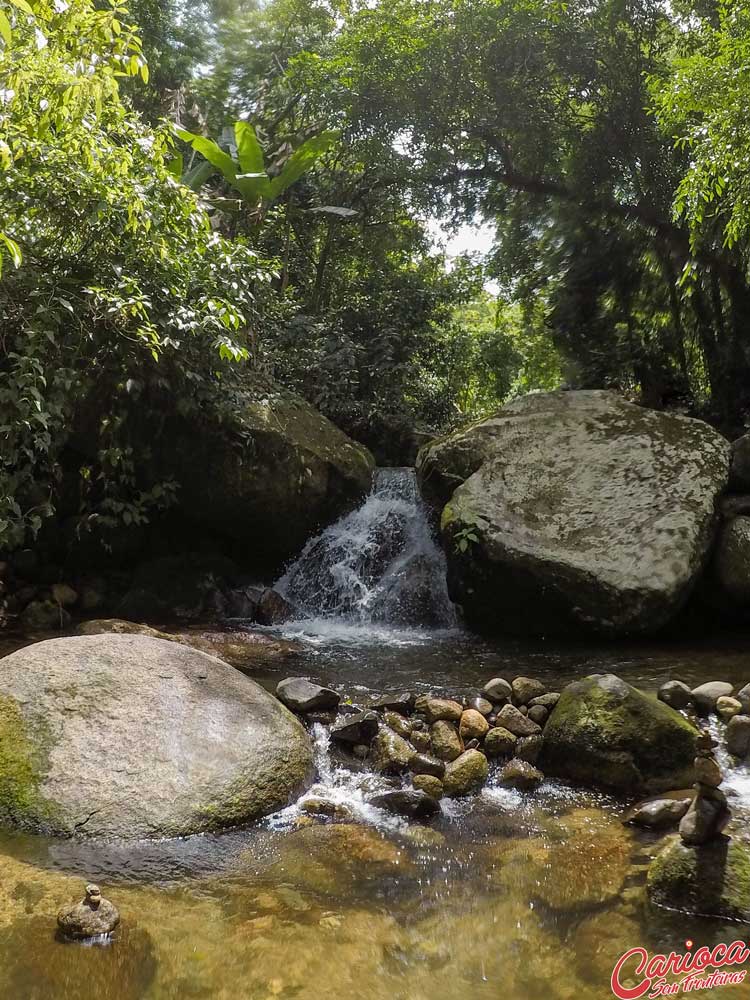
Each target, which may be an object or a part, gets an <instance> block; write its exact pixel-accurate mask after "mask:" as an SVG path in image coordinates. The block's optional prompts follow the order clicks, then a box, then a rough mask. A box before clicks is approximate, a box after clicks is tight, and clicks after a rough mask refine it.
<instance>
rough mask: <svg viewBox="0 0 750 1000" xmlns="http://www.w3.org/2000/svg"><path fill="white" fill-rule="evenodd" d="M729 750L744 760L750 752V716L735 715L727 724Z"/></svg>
mask: <svg viewBox="0 0 750 1000" xmlns="http://www.w3.org/2000/svg"><path fill="white" fill-rule="evenodd" d="M727 750H728V751H729V752H730V753H731V754H732V755H733V756H734V757H739V758H740V759H741V760H744V759H745V757H747V755H748V752H750V716H748V715H735V716H734V718H733V719H730V720H729V722H728V724H727Z"/></svg>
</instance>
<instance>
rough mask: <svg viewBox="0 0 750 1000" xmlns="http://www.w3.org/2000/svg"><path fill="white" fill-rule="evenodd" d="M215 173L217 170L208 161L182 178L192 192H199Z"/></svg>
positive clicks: (199, 164) (200, 163)
mask: <svg viewBox="0 0 750 1000" xmlns="http://www.w3.org/2000/svg"><path fill="white" fill-rule="evenodd" d="M215 172H216V168H215V167H214V165H213V164H212V163H209V162H208V160H201V161H200V162H199V163H197V164H196V165H195V166H194V167H193V168H192V169H191V170H188V171H187V173H185V174H184V175H183V176H182V178H181V179H182V183H183V184H184V185H185V186H186V187H189V188H190V189H191V191H199V190H200V189H201V188H202V187H203V185H204V184H205V182H206V181H207V180H208V178H209V177H210V176H211V174H213V173H215Z"/></svg>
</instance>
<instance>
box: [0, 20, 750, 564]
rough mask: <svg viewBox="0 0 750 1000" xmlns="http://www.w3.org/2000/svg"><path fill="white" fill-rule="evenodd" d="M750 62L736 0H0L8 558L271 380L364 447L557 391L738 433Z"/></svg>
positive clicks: (748, 334)
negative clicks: (145, 450) (183, 427)
mask: <svg viewBox="0 0 750 1000" xmlns="http://www.w3.org/2000/svg"><path fill="white" fill-rule="evenodd" d="M749 57H750V12H749V11H748V9H747V6H746V4H745V3H743V2H738V0H721V2H712V0H680V2H674V3H670V4H667V3H664V2H660V0H595V2H593V3H592V2H586V3H580V2H577V0H571V2H566V3H563V2H559V0H377V2H364V3H359V2H346V0H345V2H343V3H325V2H314V0H270V2H268V3H256V2H251V0H202V2H199V3H190V4H188V3H186V2H184V0H132V2H131V3H129V4H126V3H125V2H123V3H120V2H119V0H111V2H109V3H103V2H91V0H0V218H1V219H2V222H1V223H0V252H1V253H2V272H1V273H0V330H1V331H2V352H1V354H0V435H1V436H2V442H3V448H2V454H1V456H0V548H2V547H14V546H17V545H21V544H24V543H25V542H26V541H28V539H29V538H30V537H32V536H33V534H34V533H35V532H37V531H38V530H39V529H40V527H41V525H42V522H43V520H44V518H45V517H46V516H47V515H49V514H50V513H51V512H52V510H53V509H54V508H55V506H56V505H58V504H59V503H60V499H61V492H64V491H65V489H67V487H66V486H65V485H64V479H65V477H64V467H65V455H66V449H68V448H69V446H70V444H71V440H72V439H74V438H75V439H77V445H78V447H79V451H80V449H83V450H84V451H85V452H86V453H87V455H88V459H87V462H86V463H85V465H84V466H82V467H80V468H78V469H77V476H78V480H79V481H78V484H77V487H76V498H75V501H74V506H76V508H77V510H78V511H79V513H80V514H81V516H85V517H86V518H89V519H90V518H92V517H93V518H97V519H99V521H100V523H102V524H110V523H116V522H117V521H120V520H125V521H127V522H138V521H141V520H145V519H147V518H148V517H149V516H150V515H151V513H152V512H153V511H154V510H158V509H161V508H162V507H164V506H166V505H168V504H169V503H170V502H171V500H172V499H173V497H172V490H171V484H170V483H169V482H158V481H154V482H151V483H148V484H145V485H144V484H143V483H142V482H139V481H138V479H137V477H136V476H135V474H134V454H133V449H134V447H135V445H134V442H133V439H132V435H131V433H130V429H131V426H132V424H133V416H132V415H133V413H134V411H137V412H138V414H139V420H141V421H144V420H145V421H151V422H152V425H153V426H155V427H156V426H158V421H159V419H161V417H162V416H163V413H164V411H165V408H170V407H171V408H174V409H177V410H178V411H179V412H180V413H182V414H191V413H192V414H194V415H195V419H200V415H201V413H202V412H204V411H205V409H206V408H207V407H210V408H212V409H214V410H217V411H220V410H221V407H222V406H230V405H231V400H232V398H233V395H232V394H233V392H234V391H235V390H236V389H238V388H243V387H244V388H247V387H248V386H253V385H260V384H263V385H266V384H267V382H264V381H263V380H271V381H275V382H276V383H280V384H281V385H283V386H286V387H288V388H289V389H293V390H295V391H296V392H298V393H300V394H301V395H303V396H304V397H306V398H307V399H308V400H309V401H310V402H312V403H313V404H314V405H315V406H317V407H318V408H319V409H320V410H321V411H322V412H323V413H324V414H325V415H326V416H328V417H329V418H330V419H331V420H332V421H333V422H334V423H336V424H338V426H340V427H341V428H342V429H343V430H345V431H346V432H347V433H348V434H350V435H351V436H353V437H354V438H356V439H358V440H360V441H362V442H363V443H365V444H368V445H369V446H370V447H372V448H373V449H374V451H375V453H376V455H377V456H378V458H380V459H381V460H383V461H397V462H398V461H403V460H404V458H403V456H404V454H406V448H407V444H406V443H407V442H409V441H413V440H414V439H415V435H416V437H418V436H419V435H420V434H427V433H429V434H434V433H437V432H440V431H444V430H446V429H448V428H450V427H452V426H455V425H456V424H457V423H460V422H462V421H466V420H469V419H472V418H476V417H478V416H481V415H483V414H486V413H488V412H492V411H493V410H494V409H496V408H497V407H498V406H500V405H501V404H502V403H503V402H504V401H505V400H507V399H509V398H512V397H513V396H514V395H515V394H517V393H519V392H525V391H530V390H535V389H551V388H558V387H562V386H568V387H578V388H601V387H611V388H616V389H619V390H621V391H623V392H625V393H626V394H628V395H630V396H631V397H632V398H635V399H639V400H641V401H643V402H644V403H646V404H647V405H651V406H657V407H678V408H680V410H681V411H683V412H688V413H693V414H698V415H702V416H704V417H706V418H708V419H710V420H712V421H714V422H715V423H717V424H718V425H719V426H721V427H722V428H723V429H725V430H727V431H729V430H732V431H736V430H739V429H741V428H742V427H743V426H744V424H745V420H746V417H747V411H748V406H749V405H750V398H749V397H750V378H749V377H748V376H749V375H750V287H749V286H748V241H749V240H750V179H749V178H750V169H749V168H750V124H749V123H748V117H747V108H748V105H749V101H750V58H749ZM480 224H482V225H483V226H485V227H489V230H490V232H491V233H492V234H493V236H492V245H491V247H489V248H488V249H486V252H483V253H475V254H462V255H460V256H457V257H456V256H449V255H447V254H446V252H445V251H444V249H442V248H441V246H440V245H439V244H438V243H436V240H435V236H434V233H435V230H436V227H442V229H443V230H444V231H446V232H448V233H450V232H451V231H455V230H456V229H458V228H459V227H461V226H467V225H468V226H478V225H480ZM94 425H95V427H96V433H95V434H91V433H90V432H91V428H92V427H93V426H94ZM89 437H90V438H91V440H90V441H89V440H88V438H89ZM83 439H87V440H86V441H84V443H83V444H82V443H81V441H82V440H83Z"/></svg>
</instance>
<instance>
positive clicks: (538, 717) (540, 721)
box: [529, 705, 549, 726]
mask: <svg viewBox="0 0 750 1000" xmlns="http://www.w3.org/2000/svg"><path fill="white" fill-rule="evenodd" d="M529 718H530V719H531V721H532V722H536V724H537V725H538V726H544V723H545V722H546V721H547V719H548V718H549V712H548V711H547V709H546V708H545V707H544V705H531V706H530V708H529Z"/></svg>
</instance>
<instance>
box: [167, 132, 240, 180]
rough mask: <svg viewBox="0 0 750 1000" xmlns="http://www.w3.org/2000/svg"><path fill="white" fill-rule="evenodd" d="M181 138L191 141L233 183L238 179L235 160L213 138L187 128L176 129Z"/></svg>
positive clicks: (196, 149)
mask: <svg viewBox="0 0 750 1000" xmlns="http://www.w3.org/2000/svg"><path fill="white" fill-rule="evenodd" d="M175 131H176V133H177V135H178V136H179V137H180V139H183V140H184V141H185V142H188V143H190V145H191V146H192V147H193V149H194V150H195V151H196V153H200V154H201V156H202V157H204V158H205V159H206V160H208V162H209V163H210V164H212V165H213V166H214V167H216V168H217V169H218V170H220V171H221V172H222V174H223V175H224V177H225V178H226V179H227V180H228V181H229V182H230V183H231V184H234V182H235V181H236V180H237V171H236V167H235V162H234V160H233V159H232V157H231V156H230V155H229V153H225V152H224V150H223V149H222V148H221V147H220V146H218V145H217V144H216V143H215V142H214V141H213V139H207V138H206V136H204V135H195V134H194V133H193V132H188V131H187V130H186V129H183V128H177V129H175Z"/></svg>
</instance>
